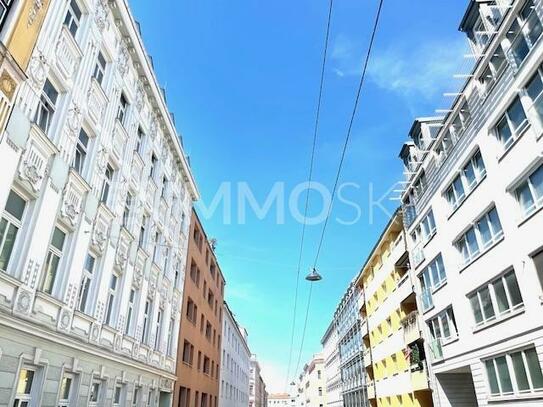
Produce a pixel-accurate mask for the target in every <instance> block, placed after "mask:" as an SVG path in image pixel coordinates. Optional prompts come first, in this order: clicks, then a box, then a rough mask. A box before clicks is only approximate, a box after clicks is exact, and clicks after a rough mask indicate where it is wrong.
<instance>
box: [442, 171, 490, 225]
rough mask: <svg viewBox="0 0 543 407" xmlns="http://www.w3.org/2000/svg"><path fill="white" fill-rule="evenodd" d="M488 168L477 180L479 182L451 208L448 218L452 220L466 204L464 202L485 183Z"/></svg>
mask: <svg viewBox="0 0 543 407" xmlns="http://www.w3.org/2000/svg"><path fill="white" fill-rule="evenodd" d="M486 175H487V174H486V170H485V173H484V174H483V176H482V177H481V178H480V179H479V180H478V181H477V183H476V184H475V185H474V186H473V187H472V188H471V189H470V190H469V191H468V193H466V194H465V195H464V197H463V198H462V199H461V200H460V201H458V204H457V205H456V206H455V207H454V208H453V209H452V210H451V212H450V213H449V216H447V220H450V219H451V218H452V217H453V215H454V214H455V213H456V212H458V210H459V209H460V208H461V207H462V205H464V202H466V201H467V200H468V198H469V197H470V196H471V195H472V194H473V192H474V191H475V190H476V189H477V188H478V187H479V185H481V184H482V183H483V181H484V180H485V179H486Z"/></svg>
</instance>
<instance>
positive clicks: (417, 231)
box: [411, 209, 436, 265]
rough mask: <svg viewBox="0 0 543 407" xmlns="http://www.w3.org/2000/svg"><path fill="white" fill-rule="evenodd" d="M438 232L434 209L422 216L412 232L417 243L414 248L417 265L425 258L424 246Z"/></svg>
mask: <svg viewBox="0 0 543 407" xmlns="http://www.w3.org/2000/svg"><path fill="white" fill-rule="evenodd" d="M435 233H436V222H435V219H434V212H433V211H432V209H430V210H429V211H428V213H427V214H426V215H425V216H424V217H423V218H422V220H421V221H420V223H419V224H418V225H417V226H416V227H415V228H414V230H413V232H411V239H412V240H413V243H414V244H415V248H414V249H413V251H414V253H413V257H414V259H413V260H414V262H415V264H416V265H418V264H420V263H421V262H422V261H423V260H424V252H423V250H422V249H423V246H424V245H425V244H426V243H427V242H428V241H429V240H430V239H431V238H432V236H433V235H434V234H435Z"/></svg>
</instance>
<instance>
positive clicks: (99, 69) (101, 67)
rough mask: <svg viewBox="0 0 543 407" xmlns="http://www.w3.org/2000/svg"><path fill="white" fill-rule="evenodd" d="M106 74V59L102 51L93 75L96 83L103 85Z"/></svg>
mask: <svg viewBox="0 0 543 407" xmlns="http://www.w3.org/2000/svg"><path fill="white" fill-rule="evenodd" d="M105 74H106V59H105V58H104V54H102V51H99V52H98V56H97V57H96V65H94V72H93V73H92V77H93V78H94V79H96V82H98V83H99V84H100V85H102V82H103V80H104V76H105Z"/></svg>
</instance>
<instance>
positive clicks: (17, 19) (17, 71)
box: [0, 0, 50, 140]
mask: <svg viewBox="0 0 543 407" xmlns="http://www.w3.org/2000/svg"><path fill="white" fill-rule="evenodd" d="M49 2H50V0H41V1H34V0H22V1H7V0H0V140H1V139H2V137H3V132H4V129H5V127H6V122H7V120H8V118H9V116H10V114H11V110H12V107H13V103H14V101H15V98H16V97H17V90H18V89H19V85H20V84H21V83H22V82H23V81H24V80H25V79H26V75H25V72H26V70H27V68H28V67H29V63H30V56H31V54H32V51H33V50H34V46H35V45H36V40H37V38H38V34H39V32H40V30H41V27H42V24H43V20H44V19H45V15H46V13H47V9H48V7H49Z"/></svg>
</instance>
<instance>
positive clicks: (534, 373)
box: [524, 349, 543, 389]
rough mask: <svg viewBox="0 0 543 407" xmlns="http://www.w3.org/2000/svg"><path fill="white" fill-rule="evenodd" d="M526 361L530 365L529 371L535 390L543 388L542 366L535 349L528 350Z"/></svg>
mask: <svg viewBox="0 0 543 407" xmlns="http://www.w3.org/2000/svg"><path fill="white" fill-rule="evenodd" d="M524 353H525V355H526V361H527V363H528V370H529V371H530V378H531V379H532V384H533V386H534V389H542V388H543V374H542V373H541V365H540V364H539V360H538V358H537V353H536V351H535V349H527V350H526V351H525V352H524Z"/></svg>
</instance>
